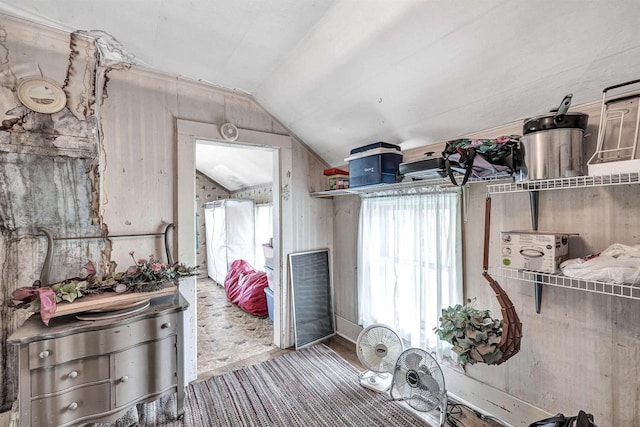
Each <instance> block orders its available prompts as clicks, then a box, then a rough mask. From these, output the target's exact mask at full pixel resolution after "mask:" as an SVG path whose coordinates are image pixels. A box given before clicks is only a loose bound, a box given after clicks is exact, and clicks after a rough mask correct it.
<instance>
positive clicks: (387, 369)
mask: <svg viewBox="0 0 640 427" xmlns="http://www.w3.org/2000/svg"><path fill="white" fill-rule="evenodd" d="M402 350H403V346H402V340H401V339H400V336H399V335H398V334H397V333H396V332H395V331H394V330H393V329H391V328H390V327H388V326H386V325H382V324H379V323H376V324H373V325H370V326H367V327H366V328H364V329H363V330H362V332H360V335H358V340H357V341H356V351H357V353H358V359H359V360H360V363H362V366H364V367H365V369H366V371H364V372H361V373H360V384H362V385H363V386H364V387H367V388H370V389H372V390H375V391H378V392H381V393H384V392H386V391H389V389H390V388H391V381H392V379H393V378H392V374H393V370H394V369H395V366H396V361H397V360H398V357H399V356H400V354H401V353H402Z"/></svg>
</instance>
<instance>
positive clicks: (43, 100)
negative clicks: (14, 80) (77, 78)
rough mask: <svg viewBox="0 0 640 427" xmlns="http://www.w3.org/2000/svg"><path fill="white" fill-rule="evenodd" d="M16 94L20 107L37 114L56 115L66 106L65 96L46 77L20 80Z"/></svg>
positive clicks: (55, 84) (59, 88)
mask: <svg viewBox="0 0 640 427" xmlns="http://www.w3.org/2000/svg"><path fill="white" fill-rule="evenodd" d="M16 93H17V95H18V99H19V100H20V102H21V103H22V105H24V106H25V107H27V108H29V109H30V110H33V111H36V112H38V113H45V114H52V113H57V112H58V111H60V110H62V109H63V108H64V107H65V105H67V95H66V94H65V93H64V91H63V90H62V88H61V87H60V85H59V84H58V83H56V82H54V81H53V80H51V79H48V78H46V77H40V76H37V77H26V78H24V79H22V80H20V83H18V87H17V90H16Z"/></svg>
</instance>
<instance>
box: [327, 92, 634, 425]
mask: <svg viewBox="0 0 640 427" xmlns="http://www.w3.org/2000/svg"><path fill="white" fill-rule="evenodd" d="M572 111H580V112H585V113H588V114H589V115H590V119H589V125H588V129H587V132H586V133H587V134H588V136H587V137H586V138H585V145H584V153H585V162H586V161H587V159H588V158H589V157H590V156H591V154H592V153H593V152H594V150H595V139H596V135H597V131H598V123H599V114H600V102H597V101H596V102H593V103H590V104H586V105H581V106H577V107H575V108H573V109H572ZM521 132H522V122H517V123H511V124H507V125H505V126H501V127H499V128H494V129H490V130H487V131H482V132H477V133H475V134H473V135H471V136H473V137H477V138H488V137H496V136H499V135H508V134H520V133H521ZM442 148H443V144H437V145H434V146H429V147H421V148H418V149H414V150H410V151H407V152H405V160H409V159H416V158H419V157H421V156H423V154H424V153H425V152H426V151H435V152H436V153H438V152H440V151H442ZM486 195H487V192H486V185H485V184H471V185H469V186H468V188H467V190H466V194H465V205H464V215H463V221H464V223H463V236H464V237H463V255H464V260H463V263H464V293H465V298H476V299H477V302H476V306H477V307H478V308H481V309H490V310H491V311H492V313H493V314H494V316H497V317H499V316H500V306H499V304H498V301H497V300H496V298H495V295H494V293H493V291H492V290H491V288H490V287H489V285H488V283H487V282H486V280H485V279H484V278H483V277H482V275H481V274H482V271H483V270H482V254H483V236H484V206H485V199H486ZM352 198H354V196H344V197H336V198H334V217H335V224H334V233H335V236H336V237H335V248H336V251H335V252H336V254H335V257H334V258H335V259H340V261H339V262H336V263H335V266H336V271H335V274H334V277H336V278H340V279H339V280H336V283H338V284H339V285H338V286H337V287H336V294H337V295H340V298H338V299H337V300H338V303H337V307H338V310H339V314H340V315H341V316H344V318H345V319H346V320H347V321H344V322H340V323H339V325H343V328H344V329H345V330H344V331H342V332H343V333H344V334H347V335H348V334H351V335H353V331H352V329H353V327H352V324H351V323H349V322H348V321H351V322H353V321H356V320H357V317H351V316H354V315H356V314H357V312H356V311H355V301H356V299H357V292H356V289H354V288H355V286H356V279H355V262H356V258H355V254H354V248H355V244H356V242H355V239H356V236H355V235H356V234H357V211H358V209H359V207H358V206H357V204H356V203H355V202H353V201H352V200H351V199H352ZM639 211H640V186H638V185H626V186H618V187H602V188H588V189H576V190H555V191H542V192H540V213H539V227H538V228H539V229H540V230H551V231H563V232H576V233H579V234H580V236H579V237H577V238H575V239H574V238H572V240H571V242H570V256H571V257H579V256H584V255H587V254H589V253H596V252H600V251H602V250H603V249H605V248H606V247H607V246H608V245H609V244H611V243H625V244H640V217H639V216H638V215H637V212H639ZM350 228H353V235H347V234H348V233H349V231H348V229H350ZM514 229H522V230H530V229H531V216H530V210H529V196H528V194H526V193H513V194H500V195H493V196H492V218H491V249H490V263H491V265H498V263H499V261H500V260H499V253H498V248H499V235H500V234H499V232H500V231H507V230H514ZM351 278H352V279H351ZM496 279H497V280H498V282H499V283H500V284H501V285H502V286H503V288H504V289H505V291H506V292H507V293H508V295H509V297H510V298H511V300H512V301H513V303H514V305H515V308H516V310H517V312H518V315H519V316H520V319H521V321H522V323H523V338H522V349H521V351H520V352H519V353H518V354H517V355H516V356H514V357H512V358H511V359H509V360H508V361H507V362H506V363H504V364H503V365H500V366H487V365H484V364H477V365H468V366H466V368H465V370H464V371H459V372H457V371H456V370H455V369H454V370H452V371H451V372H450V374H451V375H453V374H455V378H456V380H455V381H452V382H451V383H450V384H448V385H449V391H450V392H453V393H454V394H457V395H459V396H462V397H463V398H465V399H466V400H468V401H469V402H470V403H471V404H472V405H474V406H476V407H478V408H480V409H482V410H484V411H487V412H489V413H493V414H497V415H499V416H500V418H502V419H503V420H505V421H507V422H509V423H510V424H512V425H516V426H522V427H525V426H527V425H529V424H530V423H531V422H532V421H533V419H532V418H531V417H533V416H536V417H541V416H542V415H543V414H544V412H545V411H546V412H547V413H557V412H563V413H565V414H576V413H577V412H578V410H580V409H584V410H587V411H589V412H592V413H593V414H594V416H595V417H596V421H597V422H598V424H599V425H600V424H602V425H615V426H618V425H620V426H622V425H625V426H626V425H629V426H632V425H637V422H638V420H640V399H638V396H640V384H639V382H638V378H640V368H639V366H640V353H639V352H638V348H640V334H639V333H638V330H639V328H640V303H639V302H638V301H635V300H628V299H624V298H617V297H612V296H605V295H598V294H592V293H587V292H582V291H576V290H571V289H564V288H555V287H552V286H546V287H544V290H543V297H542V309H541V313H540V314H536V312H535V303H534V285H533V284H530V283H524V282H520V281H516V280H508V279H501V278H499V277H496ZM342 298H344V300H345V302H346V301H347V300H351V301H353V305H350V304H346V303H345V304H344V305H343V304H342V301H341V299H342ZM352 310H353V311H352ZM456 372H457V373H456ZM465 378H466V380H465ZM487 386H488V388H486V387H487ZM483 387H484V388H483ZM489 389H491V390H495V392H492V393H490V394H487V393H485V391H486V390H489ZM536 408H539V409H536Z"/></svg>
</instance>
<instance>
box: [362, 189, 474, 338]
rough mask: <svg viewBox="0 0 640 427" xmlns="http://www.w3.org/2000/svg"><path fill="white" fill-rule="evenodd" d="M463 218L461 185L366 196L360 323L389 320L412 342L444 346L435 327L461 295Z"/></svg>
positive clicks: (385, 322) (364, 202) (363, 210)
mask: <svg viewBox="0 0 640 427" xmlns="http://www.w3.org/2000/svg"><path fill="white" fill-rule="evenodd" d="M460 218H461V214H460V194H459V192H458V191H455V192H443V193H437V194H436V193H434V194H411V195H398V196H383V197H371V198H364V199H363V200H362V206H361V209H360V225H359V241H358V297H359V301H358V313H359V314H358V316H359V319H358V320H359V323H360V324H362V325H363V326H368V325H371V324H373V323H384V324H386V325H389V326H392V327H393V328H395V330H396V331H397V332H398V333H399V334H400V336H401V337H402V338H403V339H404V340H405V342H406V343H407V344H410V345H411V346H412V347H420V348H424V349H427V350H436V349H439V350H441V349H442V348H441V347H440V344H439V342H438V340H437V336H436V334H435V333H434V332H433V328H435V327H436V326H437V325H438V317H440V313H441V310H442V308H446V307H448V306H450V305H454V304H457V303H460V302H461V301H462V239H461V219H460ZM445 344H446V343H445Z"/></svg>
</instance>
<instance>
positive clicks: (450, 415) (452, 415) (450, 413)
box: [445, 400, 504, 427]
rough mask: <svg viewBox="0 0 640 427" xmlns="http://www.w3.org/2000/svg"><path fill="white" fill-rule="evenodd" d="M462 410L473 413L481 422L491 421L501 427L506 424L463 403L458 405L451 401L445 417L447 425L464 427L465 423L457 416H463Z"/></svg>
mask: <svg viewBox="0 0 640 427" xmlns="http://www.w3.org/2000/svg"><path fill="white" fill-rule="evenodd" d="M462 408H464V409H466V410H467V411H469V412H471V413H472V414H474V415H475V416H476V417H478V418H479V419H481V420H491V421H493V422H495V423H497V424H499V425H501V426H504V424H502V422H501V421H500V420H498V419H497V418H495V417H492V416H490V415H484V414H483V413H481V412H479V411H476V410H475V409H473V408H471V407H469V406H467V405H465V404H463V403H458V402H455V401H451V400H449V403H448V404H447V413H446V416H445V419H446V421H447V423H449V425H450V426H451V427H464V423H462V421H460V420H459V419H458V418H457V417H456V416H460V415H461V414H462Z"/></svg>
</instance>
